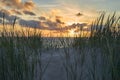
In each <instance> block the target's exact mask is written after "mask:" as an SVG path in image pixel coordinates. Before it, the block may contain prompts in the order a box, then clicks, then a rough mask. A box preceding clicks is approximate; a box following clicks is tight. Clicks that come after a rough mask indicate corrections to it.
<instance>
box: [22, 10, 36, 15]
mask: <svg viewBox="0 0 120 80" xmlns="http://www.w3.org/2000/svg"><path fill="white" fill-rule="evenodd" d="M23 13H24V14H26V15H31V16H35V15H36V14H35V13H33V12H31V11H23Z"/></svg>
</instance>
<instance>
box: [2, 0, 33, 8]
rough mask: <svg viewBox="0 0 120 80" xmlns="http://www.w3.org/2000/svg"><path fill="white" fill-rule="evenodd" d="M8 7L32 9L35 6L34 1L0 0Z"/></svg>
mask: <svg viewBox="0 0 120 80" xmlns="http://www.w3.org/2000/svg"><path fill="white" fill-rule="evenodd" d="M0 1H1V2H2V4H3V5H4V6H6V7H10V8H14V9H16V8H17V9H23V10H32V9H33V8H34V7H35V4H34V3H33V1H26V2H22V0H0Z"/></svg>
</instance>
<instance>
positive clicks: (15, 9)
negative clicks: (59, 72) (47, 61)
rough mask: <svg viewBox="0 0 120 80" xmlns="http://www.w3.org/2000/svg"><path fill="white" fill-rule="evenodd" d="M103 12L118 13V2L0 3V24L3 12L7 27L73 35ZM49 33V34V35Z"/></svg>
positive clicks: (31, 0) (1, 0)
mask: <svg viewBox="0 0 120 80" xmlns="http://www.w3.org/2000/svg"><path fill="white" fill-rule="evenodd" d="M103 11H105V12H106V13H113V12H117V13H118V14H120V0H0V23H1V24H2V20H3V19H2V18H3V13H5V19H6V24H8V25H9V24H12V20H14V18H15V17H16V18H17V22H16V24H18V25H19V26H22V27H31V28H38V29H41V30H43V31H44V32H45V34H46V33H48V32H53V34H56V33H58V32H59V31H60V32H63V33H71V34H73V33H74V34H76V33H77V32H79V30H78V29H79V27H82V28H83V30H84V31H89V29H88V28H87V27H86V26H88V25H90V24H91V22H92V21H93V20H94V19H95V18H96V17H98V16H99V15H100V14H101V13H102V12H103ZM48 34H49V33H48Z"/></svg>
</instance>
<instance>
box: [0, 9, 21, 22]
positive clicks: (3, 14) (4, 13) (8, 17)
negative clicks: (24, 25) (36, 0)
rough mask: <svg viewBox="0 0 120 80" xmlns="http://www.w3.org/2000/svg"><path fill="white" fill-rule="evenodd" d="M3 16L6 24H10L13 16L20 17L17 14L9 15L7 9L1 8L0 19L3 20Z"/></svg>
mask: <svg viewBox="0 0 120 80" xmlns="http://www.w3.org/2000/svg"><path fill="white" fill-rule="evenodd" d="M3 18H4V21H5V23H6V24H12V23H13V20H14V19H15V18H16V19H20V18H19V17H17V16H14V15H10V13H9V12H8V11H7V10H4V9H2V10H0V19H1V20H3ZM2 22H3V21H2Z"/></svg>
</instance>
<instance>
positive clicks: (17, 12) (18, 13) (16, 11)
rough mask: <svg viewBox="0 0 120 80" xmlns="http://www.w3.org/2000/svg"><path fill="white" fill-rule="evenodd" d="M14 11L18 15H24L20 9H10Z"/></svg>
mask: <svg viewBox="0 0 120 80" xmlns="http://www.w3.org/2000/svg"><path fill="white" fill-rule="evenodd" d="M10 11H11V12H12V13H15V14H17V15H22V13H21V12H20V11H18V10H15V9H13V10H10Z"/></svg>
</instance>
